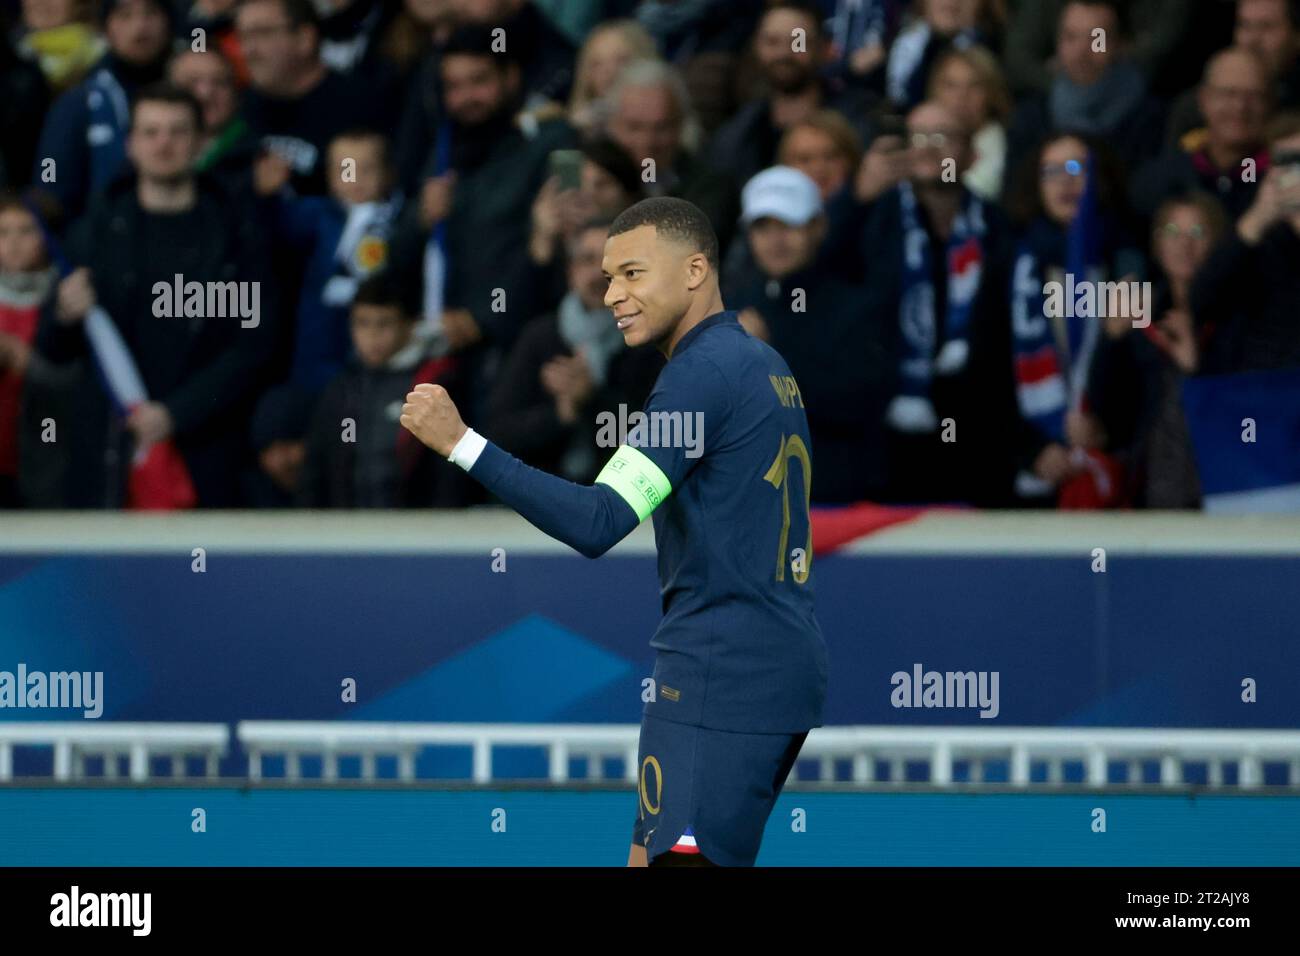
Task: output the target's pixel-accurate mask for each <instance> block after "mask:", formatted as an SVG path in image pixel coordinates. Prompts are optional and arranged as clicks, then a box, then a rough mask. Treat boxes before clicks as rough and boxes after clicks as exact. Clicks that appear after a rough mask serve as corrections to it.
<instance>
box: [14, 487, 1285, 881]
mask: <svg viewBox="0 0 1300 956" xmlns="http://www.w3.org/2000/svg"><path fill="white" fill-rule="evenodd" d="M815 522H816V525H815V527H816V536H817V538H816V544H815V547H816V550H817V553H818V557H817V560H816V578H815V581H816V586H817V596H818V605H819V615H820V618H821V621H822V625H823V628H824V630H825V633H826V637H827V641H828V645H829V647H830V653H831V662H832V676H831V687H830V696H829V701H828V709H827V726H826V727H824V728H821V729H819V730H817V731H815V732H814V733H813V735H812V736H811V737H810V738H809V742H808V744H807V746H806V747H805V751H804V753H803V757H802V759H801V760H800V762H799V765H798V767H797V770H796V774H797V779H792V780H791V782H790V784H789V787H788V789H787V791H786V793H785V794H784V795H783V796H782V798H781V800H780V802H779V803H778V805H777V808H776V810H775V812H774V814H773V817H772V819H771V821H770V822H769V826H768V836H767V839H766V841H765V844H764V848H763V851H762V854H761V856H760V858H759V863H760V864H768V865H779V864H858V865H876V864H893V865H898V864H904V865H906V864H910V865H926V864H947V865H966V864H972V865H975V864H978V865H989V864H1036V865H1066V864H1071V865H1073V864H1078V865H1162V864H1169V865H1195V864H1202V865H1211V864H1214V865H1262V864H1272V865H1282V864H1295V863H1296V862H1298V861H1300V732H1298V731H1296V730H1295V728H1296V727H1297V726H1300V699H1298V698H1297V695H1296V693H1295V688H1296V675H1297V674H1300V648H1298V646H1297V643H1296V640H1295V632H1294V623H1293V622H1294V596H1295V581H1296V580H1297V572H1298V571H1300V525H1297V523H1296V521H1295V519H1292V518H1281V517H1277V516H1272V517H1266V516H1259V517H1231V518H1229V517H1215V516H1195V517H1184V516H1178V515H1160V514H1141V515H1102V516H1098V515H1089V516H1086V517H1083V516H1072V515H1069V514H1051V513H1041V514H1011V513H975V512H962V511H949V510H942V509H940V510H932V511H926V512H921V513H916V512H911V511H906V512H904V511H899V510H886V509H874V508H862V509H847V510H836V511H825V512H819V513H818V514H817V515H816V518H815ZM196 548H201V549H203V552H202V559H203V561H204V562H205V565H204V566H205V570H203V571H201V572H199V571H196V570H195V569H194V568H195V562H196V560H197V559H196V557H195V550H194V549H196ZM1099 548H1100V549H1104V550H1105V561H1106V564H1105V571H1104V572H1101V571H1097V570H1094V568H1095V567H1098V564H1097V554H1096V553H1095V549H1099ZM496 549H501V550H499V551H498V550H496ZM503 561H504V564H503V563H502V562H503ZM494 565H495V567H496V568H497V570H493V568H494ZM502 568H504V570H502ZM658 615H659V604H658V595H657V585H656V576H655V573H654V543H653V536H652V534H651V533H650V529H649V528H648V527H643V528H641V529H639V530H638V531H637V532H636V533H634V534H633V535H632V536H631V537H630V538H629V539H628V540H626V541H625V542H623V543H622V544H621V545H619V546H618V547H617V548H616V549H615V550H614V551H613V552H611V554H610V555H608V556H607V557H606V558H604V559H602V560H600V561H594V562H593V561H587V560H585V559H582V558H579V557H576V556H573V555H572V554H571V553H569V552H567V551H566V550H565V549H563V548H562V547H561V546H559V545H556V544H554V543H552V542H550V541H549V539H546V538H545V537H544V536H542V535H541V534H540V533H538V532H536V531H534V530H533V529H531V528H530V527H529V526H527V525H526V524H525V523H524V522H522V521H521V520H519V519H517V518H515V517H513V516H511V515H507V514H502V513H500V512H497V511H493V510H485V511H481V512H480V511H475V512H471V513H469V514H462V515H457V516H449V515H438V514H418V515H417V514H406V515H399V514H380V515H375V516H373V517H371V516H367V517H364V518H363V517H353V518H346V519H345V518H329V517H327V516H323V515H319V514H302V513H300V514H295V515H289V514H281V515H274V516H272V515H265V514H227V515H209V516H202V515H196V516H184V517H177V516H132V517H127V516H121V515H100V516H88V515H84V514H82V515H66V514H65V515H55V514H45V515H25V516H21V517H15V518H13V519H10V520H8V521H7V522H6V534H5V535H4V540H3V542H2V543H0V670H3V669H11V668H13V667H15V666H16V665H17V664H18V663H19V662H21V663H23V664H24V665H25V666H26V669H27V670H28V671H29V672H34V671H45V672H54V671H72V670H80V671H92V672H93V671H102V672H103V675H104V676H103V681H104V683H103V687H104V691H103V700H102V706H103V714H102V716H101V717H100V718H99V719H97V720H86V719H82V718H81V715H80V713H78V712H76V711H68V710H62V711H53V710H49V709H44V710H41V709H22V710H19V709H11V710H7V711H6V712H5V713H4V720H3V721H0V862H2V863H7V864H12V865H31V864H41V865H94V864H99V865H108V864H115V865H129V864H179V865H189V864H215V865H238V864H277V863H278V864H321V865H335V864H420V865H428V864H447V865H460V864H470V865H474V864H499V865H519V864H523V865H528V864H559V865H565V864H590V865H618V864H621V863H622V862H623V860H624V859H625V857H626V852H627V851H626V847H627V844H628V841H629V833H628V831H629V828H630V825H631V822H632V815H633V813H634V812H635V806H636V799H635V795H634V790H633V784H632V782H631V781H629V780H628V779H626V777H627V774H628V766H627V762H626V761H627V756H626V755H627V754H628V753H629V752H630V753H632V754H635V746H636V725H637V722H638V721H639V714H640V708H641V704H640V701H641V689H642V683H641V682H642V680H643V678H644V677H646V676H647V675H648V674H649V673H650V670H651V666H652V657H651V652H650V649H649V647H648V644H647V641H648V638H649V635H650V634H651V633H652V632H653V630H654V627H655V625H656V622H657V620H658ZM915 664H920V665H921V666H923V668H924V669H925V670H927V671H928V670H936V671H941V672H944V671H961V672H965V671H988V672H993V671H996V672H998V675H999V685H998V686H999V694H998V697H999V701H998V713H997V716H996V717H995V718H992V719H987V718H980V717H979V716H978V708H967V709H953V708H944V709H939V708H935V709H926V708H922V709H909V708H896V707H894V706H893V705H892V704H891V692H892V691H893V689H894V688H893V685H892V684H891V675H892V674H893V673H895V672H897V671H904V672H909V673H910V672H911V670H912V668H913V666H914V665H915ZM349 678H350V679H353V680H355V682H356V701H355V703H351V702H344V701H343V696H344V689H343V685H344V681H345V680H347V679H349ZM1247 678H1250V679H1253V680H1254V681H1255V682H1256V684H1257V700H1256V702H1254V703H1245V702H1243V699H1242V695H1243V690H1242V682H1243V680H1246V679H1247ZM633 760H634V758H633ZM196 807H199V808H203V810H204V812H205V814H206V833H202V834H199V833H195V832H192V830H191V813H192V811H193V809H194V808H196ZM1096 808H1101V809H1103V810H1104V811H1105V813H1106V822H1107V826H1106V832H1105V833H1104V834H1103V833H1095V832H1093V819H1094V815H1095V810H1096ZM503 811H504V817H503V819H504V822H505V829H504V832H496V831H495V830H494V827H493V821H494V820H495V819H498V818H502V812H503ZM800 821H802V823H803V827H802V830H800V827H799V826H797V825H796V824H798V823H799V822H800ZM498 826H499V825H498Z"/></svg>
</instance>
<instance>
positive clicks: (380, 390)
mask: <svg viewBox="0 0 1300 956" xmlns="http://www.w3.org/2000/svg"><path fill="white" fill-rule="evenodd" d="M2 10H3V19H4V27H5V29H4V35H3V36H2V37H0V85H2V89H0V128H2V129H3V140H2V144H0V189H3V194H2V195H0V507H10V508H13V507H21V508H124V507H133V508H135V507H173V508H175V507H191V506H197V507H219V508H222V507H224V508H229V507H267V508H277V507H315V508H394V507H463V506H466V505H472V504H476V503H481V502H483V500H484V499H483V497H482V492H481V490H480V489H479V488H478V487H477V485H476V484H475V483H473V482H472V481H470V480H468V479H467V478H466V476H465V475H463V474H462V473H461V472H460V471H459V469H456V468H455V467H454V466H451V465H449V464H448V463H447V462H445V461H442V460H440V459H438V458H437V457H436V456H434V455H433V454H432V453H431V452H429V451H428V450H427V449H425V448H423V447H422V446H420V445H419V444H418V443H416V442H414V441H413V440H411V438H410V436H409V434H407V433H406V432H405V431H404V429H402V428H401V427H400V426H399V424H398V416H399V413H400V408H401V405H402V402H403V398H404V396H405V394H406V393H407V392H408V391H409V390H410V388H411V387H412V386H413V385H414V384H415V383H417V382H440V383H442V384H443V385H445V386H446V387H447V388H448V390H449V391H450V392H451V394H452V396H453V398H454V399H455V400H456V401H457V404H458V405H459V407H460V409H461V412H462V415H463V416H464V418H465V419H466V421H467V422H469V423H471V424H472V425H473V426H474V427H475V428H476V429H478V430H479V431H480V432H482V433H483V434H484V435H486V436H487V437H489V438H490V439H492V440H493V441H495V442H496V443H498V444H499V445H501V446H502V447H504V448H505V449H506V450H508V451H510V452H512V453H514V454H516V455H518V456H519V457H521V458H522V459H523V460H525V461H526V462H528V463H530V464H532V465H535V466H536V467H539V468H542V469H545V470H547V471H550V472H553V473H555V474H560V475H563V476H566V477H568V478H571V479H573V480H577V481H589V480H591V479H592V478H593V477H594V475H595V474H596V472H597V471H598V470H599V468H600V467H601V465H602V464H603V463H604V461H605V459H606V458H607V457H608V456H609V454H610V453H611V452H612V449H610V448H605V447H601V444H602V442H601V440H600V428H599V423H598V416H599V415H600V414H601V413H602V412H613V413H615V414H617V412H618V409H619V408H620V407H626V409H628V410H631V411H635V410H637V409H640V408H641V407H642V404H643V402H644V400H645V398H646V396H647V395H648V394H649V391H650V389H651V388H652V386H653V384H654V381H655V377H656V375H657V374H658V371H659V369H660V368H661V366H662V363H663V357H662V356H661V355H659V354H658V353H657V352H656V351H654V350H653V349H635V350H630V349H628V348H626V347H625V346H624V344H623V341H622V336H621V334H620V333H619V332H618V331H617V329H616V328H615V326H614V323H613V320H612V318H611V315H610V313H609V311H608V310H607V309H606V308H605V307H604V304H603V298H604V294H605V279H604V277H603V274H602V270H601V259H602V254H603V246H604V241H605V237H606V232H607V229H608V227H609V225H610V223H611V221H612V220H613V218H614V217H615V216H617V215H618V214H619V213H620V212H621V211H622V210H624V209H625V208H627V207H628V206H629V205H631V204H633V203H635V202H636V201H638V200H639V199H642V198H645V197H648V196H659V195H670V196H676V197H681V198H684V199H688V200H690V201H691V202H693V203H695V204H696V205H698V206H699V207H700V208H701V209H702V210H703V211H704V212H705V213H706V214H707V215H708V216H709V218H710V220H711V221H712V222H713V224H714V227H715V229H716V231H717V234H718V237H719V241H720V247H721V249H722V250H723V268H722V276H721V281H722V291H723V298H724V301H725V302H726V304H727V307H728V308H730V309H735V310H737V311H738V312H739V314H740V318H741V321H742V323H743V324H744V325H745V327H746V328H747V329H748V330H749V332H750V333H751V334H753V335H756V336H760V337H762V338H764V339H766V340H768V341H769V342H770V343H771V344H772V345H773V347H774V348H776V349H777V350H778V351H779V352H780V353H781V354H782V355H783V356H784V357H785V359H786V361H787V362H788V363H789V365H790V368H791V370H792V372H793V374H794V376H795V378H796V380H797V381H798V382H799V385H800V389H801V392H802V396H803V400H804V403H805V406H806V409H807V414H808V418H809V424H810V429H811V435H812V454H813V482H812V498H813V501H814V503H820V504H828V505H833V504H842V503H848V502H855V501H863V500H871V501H881V502H899V503H902V502H908V503H965V504H970V505H975V506H979V507H1047V508H1051V507H1063V508H1123V507H1145V508H1197V507H1199V506H1200V504H1201V500H1202V491H1201V487H1200V482H1199V480H1198V474H1197V466H1196V458H1195V455H1194V452H1193V446H1192V442H1191V438H1190V436H1189V428H1188V423H1187V421H1186V418H1185V416H1184V410H1183V407H1182V404H1181V397H1180V396H1181V394H1182V385H1183V382H1184V381H1185V380H1186V379H1187V378H1189V377H1192V376H1201V375H1222V374H1231V373H1242V372H1257V371H1266V370H1274V369H1282V368H1289V367H1295V366H1300V112H1297V111H1298V110H1300V3H1297V2H1293V0H1125V2H1111V0H820V2H818V0H799V2H793V0H786V2H783V0H766V2H764V0H549V2H544V0H193V2H191V0H98V2H96V0H21V3H18V2H8V3H6V4H4V5H3V8H2ZM1087 283H1092V284H1093V286H1094V287H1095V288H1098V289H1106V288H1107V287H1108V286H1109V287H1110V288H1111V289H1112V290H1114V289H1120V288H1123V289H1130V288H1131V289H1132V290H1134V293H1133V295H1132V296H1131V297H1129V298H1128V299H1126V300H1125V303H1126V304H1124V305H1122V306H1121V307H1120V308H1119V309H1118V310H1112V311H1111V312H1106V311H1105V309H1101V310H1098V311H1094V312H1093V313H1092V314H1082V315H1081V314H1074V313H1075V312H1076V311H1086V310H1082V309H1079V310H1076V309H1074V308H1071V306H1075V305H1077V300H1076V299H1075V297H1074V295H1073V293H1072V290H1073V289H1075V288H1082V287H1083V286H1084V285H1085V284H1087ZM1054 284H1059V287H1061V288H1064V289H1065V290H1066V292H1065V303H1066V308H1065V309H1064V310H1062V309H1061V308H1060V306H1061V302H1062V299H1061V298H1060V297H1054V296H1053V294H1052V292H1051V289H1052V288H1053V287H1054ZM1139 290H1140V291H1139ZM1098 301H1105V296H1104V295H1099V296H1098ZM1111 301H1112V302H1114V301H1119V300H1117V299H1114V298H1112V300H1111ZM604 444H607V442H606V443H604Z"/></svg>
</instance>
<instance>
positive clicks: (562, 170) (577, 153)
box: [550, 149, 582, 190]
mask: <svg viewBox="0 0 1300 956" xmlns="http://www.w3.org/2000/svg"><path fill="white" fill-rule="evenodd" d="M550 170H551V175H552V176H555V177H557V178H558V179H559V181H560V189H562V190H563V189H577V188H578V184H579V183H580V181H581V176H582V150H580V149H554V150H551V157H550Z"/></svg>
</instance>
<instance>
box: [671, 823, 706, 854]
mask: <svg viewBox="0 0 1300 956" xmlns="http://www.w3.org/2000/svg"><path fill="white" fill-rule="evenodd" d="M668 852H669V853H699V852H700V848H699V847H698V846H696V845H695V831H694V830H692V829H691V828H690V827H687V828H686V831H685V832H684V833H683V834H682V835H681V836H680V837H678V838H677V844H676V845H675V846H673V847H670V848H669V850H668Z"/></svg>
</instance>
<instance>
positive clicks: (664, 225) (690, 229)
mask: <svg viewBox="0 0 1300 956" xmlns="http://www.w3.org/2000/svg"><path fill="white" fill-rule="evenodd" d="M641 226H654V227H655V230H656V231H657V232H658V233H659V235H661V236H667V237H668V238H669V239H673V240H675V241H677V242H681V243H685V244H686V245H689V246H691V247H692V248H694V249H695V250H696V251H697V252H702V253H704V257H705V258H706V259H708V260H709V268H710V269H712V270H713V271H714V273H717V272H718V236H717V234H716V233H715V232H714V231H713V224H712V223H711V222H709V218H708V217H707V216H706V215H704V212H703V211H702V210H701V209H700V207H699V206H697V205H695V204H694V203H692V202H687V201H686V200H685V199H677V198H675V197H673V196H654V197H652V198H650V199H642V200H641V201H640V202H639V203H637V204H636V205H634V206H629V207H628V208H627V209H624V210H623V211H622V212H621V213H619V214H618V218H616V219H615V220H614V222H613V223H612V224H611V225H610V227H609V234H610V235H611V236H619V235H622V234H623V233H625V232H631V231H632V230H633V229H638V228H640V227H641Z"/></svg>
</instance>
